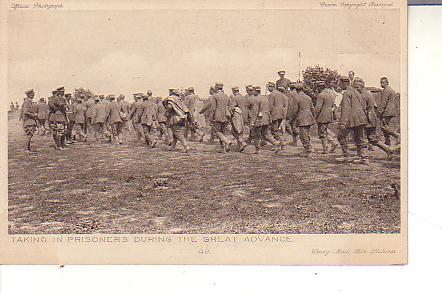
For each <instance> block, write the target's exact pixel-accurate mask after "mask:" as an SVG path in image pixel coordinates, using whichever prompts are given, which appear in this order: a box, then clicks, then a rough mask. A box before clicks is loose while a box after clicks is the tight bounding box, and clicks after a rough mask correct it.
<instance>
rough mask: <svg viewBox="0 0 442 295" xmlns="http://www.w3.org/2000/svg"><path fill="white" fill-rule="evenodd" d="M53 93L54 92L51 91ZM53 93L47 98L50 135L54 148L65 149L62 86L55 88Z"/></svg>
mask: <svg viewBox="0 0 442 295" xmlns="http://www.w3.org/2000/svg"><path fill="white" fill-rule="evenodd" d="M53 93H54V92H53ZM54 94H55V95H54V96H53V97H52V98H51V99H50V100H49V103H48V104H49V113H50V115H49V127H50V128H51V129H52V136H53V138H54V142H55V149H57V150H65V148H66V137H65V136H66V124H67V122H68V119H67V114H66V111H67V105H66V101H65V99H64V98H63V96H64V87H59V88H57V89H56V91H55V93H54Z"/></svg>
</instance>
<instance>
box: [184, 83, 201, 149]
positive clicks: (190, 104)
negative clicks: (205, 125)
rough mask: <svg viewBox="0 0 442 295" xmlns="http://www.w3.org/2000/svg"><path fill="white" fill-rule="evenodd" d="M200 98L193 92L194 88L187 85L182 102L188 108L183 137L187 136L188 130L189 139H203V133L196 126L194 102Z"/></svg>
mask: <svg viewBox="0 0 442 295" xmlns="http://www.w3.org/2000/svg"><path fill="white" fill-rule="evenodd" d="M199 100H200V98H199V96H198V95H196V94H195V89H194V88H193V87H189V88H187V89H186V95H185V96H184V103H185V104H186V106H187V108H188V109H189V118H188V121H187V122H186V128H185V129H184V137H186V139H187V138H188V135H189V131H190V134H191V135H190V139H191V140H197V139H198V140H199V141H200V142H202V141H203V138H204V134H203V133H202V132H201V131H200V129H199V127H198V123H197V122H196V114H197V110H196V106H197V105H196V104H197V102H198V101H199Z"/></svg>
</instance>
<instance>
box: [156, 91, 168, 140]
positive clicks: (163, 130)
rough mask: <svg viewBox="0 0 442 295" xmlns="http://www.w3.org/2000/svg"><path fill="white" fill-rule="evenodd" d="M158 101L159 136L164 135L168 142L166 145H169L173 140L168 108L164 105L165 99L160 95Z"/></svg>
mask: <svg viewBox="0 0 442 295" xmlns="http://www.w3.org/2000/svg"><path fill="white" fill-rule="evenodd" d="M156 103H157V105H156V117H157V122H158V131H159V138H160V139H161V138H162V137H163V136H164V141H165V142H166V145H167V146H169V145H170V144H171V140H170V132H169V128H167V117H166V108H165V107H164V105H163V100H162V99H161V98H160V97H158V98H157V102H156Z"/></svg>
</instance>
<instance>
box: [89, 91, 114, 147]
mask: <svg viewBox="0 0 442 295" xmlns="http://www.w3.org/2000/svg"><path fill="white" fill-rule="evenodd" d="M94 103H95V104H94V107H93V114H92V124H93V126H94V133H95V139H96V140H97V141H98V140H99V139H100V137H101V136H103V135H104V136H106V137H107V139H108V142H110V141H111V140H112V138H111V134H110V133H109V132H108V130H107V125H106V121H107V117H108V114H107V108H106V104H105V103H104V102H103V101H101V100H100V97H99V96H95V97H94Z"/></svg>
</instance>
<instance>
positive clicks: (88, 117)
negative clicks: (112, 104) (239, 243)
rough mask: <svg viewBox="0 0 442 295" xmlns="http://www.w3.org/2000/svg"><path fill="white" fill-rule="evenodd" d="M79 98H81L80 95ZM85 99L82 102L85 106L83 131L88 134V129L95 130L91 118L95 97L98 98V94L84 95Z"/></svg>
mask: <svg viewBox="0 0 442 295" xmlns="http://www.w3.org/2000/svg"><path fill="white" fill-rule="evenodd" d="M80 98H82V97H81V96H80ZM85 98H86V101H85V102H84V103H83V104H84V106H85V107H86V114H85V115H86V122H85V124H84V130H83V132H84V133H86V134H88V132H89V131H93V130H95V127H94V123H93V122H92V118H93V117H94V108H95V99H99V97H98V95H95V96H94V97H92V96H88V97H85Z"/></svg>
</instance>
